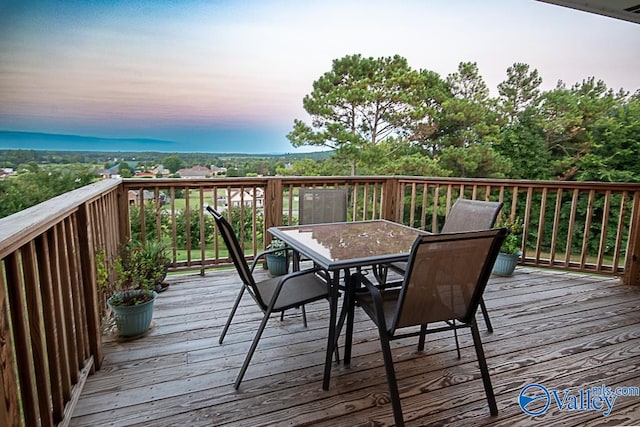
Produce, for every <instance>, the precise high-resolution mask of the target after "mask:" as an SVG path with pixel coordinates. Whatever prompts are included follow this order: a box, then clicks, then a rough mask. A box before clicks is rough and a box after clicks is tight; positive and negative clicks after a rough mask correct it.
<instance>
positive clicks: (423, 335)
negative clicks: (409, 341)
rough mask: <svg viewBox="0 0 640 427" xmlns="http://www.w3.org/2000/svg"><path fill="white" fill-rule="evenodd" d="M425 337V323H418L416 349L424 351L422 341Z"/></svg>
mask: <svg viewBox="0 0 640 427" xmlns="http://www.w3.org/2000/svg"><path fill="white" fill-rule="evenodd" d="M426 337H427V323H425V324H424V325H420V339H418V351H424V342H425V339H426Z"/></svg>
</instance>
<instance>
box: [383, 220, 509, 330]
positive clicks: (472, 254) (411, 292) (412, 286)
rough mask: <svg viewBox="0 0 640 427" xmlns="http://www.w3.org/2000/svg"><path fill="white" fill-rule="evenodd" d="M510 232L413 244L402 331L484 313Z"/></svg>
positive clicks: (401, 305) (399, 311)
mask: <svg viewBox="0 0 640 427" xmlns="http://www.w3.org/2000/svg"><path fill="white" fill-rule="evenodd" d="M507 233H508V231H507V229H506V228H496V229H490V230H481V231H469V232H464V233H446V234H431V235H426V236H419V237H418V238H417V239H416V241H415V242H414V244H413V247H412V249H411V253H410V255H409V261H408V262H407V270H406V272H405V276H404V280H403V283H402V289H401V290H400V295H399V297H398V305H397V306H396V313H395V317H394V320H393V322H392V324H391V325H387V326H388V328H389V330H390V332H391V333H393V331H395V329H397V328H403V327H407V326H414V325H422V324H426V323H433V322H439V321H442V320H454V319H456V320H460V321H462V322H464V323H468V322H470V321H471V320H472V319H473V317H474V316H475V313H476V311H477V309H478V305H479V304H480V300H481V298H482V293H483V292H484V289H485V287H486V285H487V281H488V280H489V276H490V275H491V269H492V267H493V264H494V262H495V260H496V257H497V256H498V251H499V250H500V245H501V244H502V241H503V240H504V238H505V236H506V235H507Z"/></svg>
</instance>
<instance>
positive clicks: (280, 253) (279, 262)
mask: <svg viewBox="0 0 640 427" xmlns="http://www.w3.org/2000/svg"><path fill="white" fill-rule="evenodd" d="M285 246H286V244H285V243H284V242H283V241H282V240H279V239H273V240H272V241H271V243H269V244H268V245H267V250H266V255H265V256H266V258H267V268H268V269H269V273H271V275H272V276H282V275H283V274H286V273H287V261H288V259H287V251H285V250H284V248H285Z"/></svg>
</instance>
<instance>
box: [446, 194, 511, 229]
mask: <svg viewBox="0 0 640 427" xmlns="http://www.w3.org/2000/svg"><path fill="white" fill-rule="evenodd" d="M500 209H502V202H485V201H482V200H469V199H458V200H456V201H455V203H454V204H453V206H452V207H451V210H450V211H449V215H448V216H447V219H446V220H445V222H444V226H443V227H442V230H441V231H440V232H441V233H458V232H461V231H475V230H488V229H489V228H493V225H494V224H495V223H496V219H497V218H498V213H499V212H500Z"/></svg>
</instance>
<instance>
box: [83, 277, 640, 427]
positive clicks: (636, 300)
mask: <svg viewBox="0 0 640 427" xmlns="http://www.w3.org/2000/svg"><path fill="white" fill-rule="evenodd" d="M265 274H266V273H265ZM237 289H238V277H237V275H236V274H235V273H234V272H233V271H231V270H230V271H216V272H208V273H207V275H206V276H205V277H200V276H176V277H173V278H172V285H171V287H170V288H169V289H168V290H167V291H166V292H164V293H162V294H160V296H159V297H158V300H157V302H156V309H155V314H154V323H153V328H152V330H150V331H149V333H148V334H147V335H146V336H145V337H143V338H139V339H136V340H132V341H128V342H118V341H117V340H114V339H113V338H110V337H106V338H105V340H106V341H105V360H104V364H103V366H102V369H101V370H100V371H98V372H96V373H95V375H93V376H91V377H89V379H88V380H87V383H86V385H85V388H84V391H83V393H82V396H81V398H80V400H79V402H78V404H77V406H76V409H75V412H74V417H73V418H72V421H71V425H75V426H80V425H87V426H96V425H100V426H103V425H135V424H138V425H154V426H164V425H182V426H210V425H233V426H239V425H246V426H255V425H314V426H316V425H320V426H322V425H325V426H345V427H347V426H348V427H353V426H358V425H390V424H393V416H392V411H391V405H390V404H389V403H388V399H387V396H388V388H387V384H386V380H385V374H384V367H383V363H382V358H381V354H380V352H379V348H380V346H379V342H378V340H377V332H376V330H375V329H374V327H373V323H372V322H371V321H369V320H368V319H366V318H365V316H364V315H363V314H362V313H360V312H359V311H357V317H356V325H355V334H354V348H353V360H352V365H351V367H350V368H345V367H344V366H341V365H337V364H334V369H333V372H332V379H331V387H330V390H329V391H323V390H322V369H323V362H324V350H325V345H326V325H327V320H328V304H327V303H326V302H324V301H322V302H317V303H314V304H311V305H309V306H308V308H307V314H308V317H309V327H308V328H307V329H305V328H304V327H303V325H302V321H301V318H300V313H299V312H297V311H292V312H290V313H288V315H287V316H286V317H285V320H284V321H283V322H280V320H279V318H278V317H277V316H274V317H273V319H272V320H271V321H270V324H269V325H268V327H267V330H266V331H265V335H264V336H263V338H262V340H261V342H260V345H259V346H258V350H257V352H256V354H255V356H254V359H253V361H252V363H251V365H250V366H249V370H248V371H247V375H246V377H245V380H244V382H243V383H242V385H241V388H240V390H239V391H235V390H234V388H233V381H234V379H235V377H236V375H237V373H238V370H239V368H240V365H241V363H242V361H243V358H244V355H245V354H246V352H247V350H248V347H249V343H250V341H251V339H252V338H253V331H254V330H255V328H257V326H258V323H259V319H260V318H261V313H260V312H259V310H257V308H256V307H255V305H253V303H252V301H250V298H249V297H248V296H247V297H246V298H245V301H244V304H243V305H242V306H241V308H240V310H239V313H238V315H237V316H236V319H235V321H234V323H233V324H232V326H231V329H230V333H229V335H227V338H226V339H225V342H224V344H223V345H219V344H218V341H217V340H218V336H219V334H220V330H221V327H222V325H223V324H224V321H225V320H226V316H227V314H228V310H229V307H230V306H231V304H232V302H233V299H234V298H235V295H236V292H237ZM485 301H486V303H487V306H488V308H489V312H490V315H491V319H492V322H493V325H494V328H495V332H494V333H493V334H488V333H487V332H486V328H485V325H484V322H483V321H482V319H481V318H480V316H479V320H478V322H479V325H480V329H481V335H482V338H483V341H484V349H485V353H486V356H487V361H488V364H489V368H490V372H491V379H492V382H493V387H494V390H495V393H496V397H497V401H498V408H499V415H498V416H497V417H491V416H490V415H489V409H488V406H487V402H486V398H485V394H484V390H483V387H482V382H481V379H480V372H479V369H478V367H477V362H476V357H475V352H474V350H473V345H472V341H471V336H470V333H469V332H467V331H463V332H462V335H461V345H462V346H463V348H462V359H461V360H458V358H457V356H456V351H455V342H454V340H453V337H452V336H451V334H450V333H448V334H445V333H442V334H434V335H429V336H428V337H427V346H426V349H425V351H424V352H422V353H421V352H417V351H416V343H417V341H416V340H412V339H405V340H399V341H395V342H393V343H392V346H393V348H394V359H395V361H396V372H397V375H398V384H399V387H400V394H401V398H402V406H403V411H404V416H405V420H406V423H407V425H461V426H470V425H501V426H512V425H534V424H535V425H552V424H553V425H557V424H563V425H581V426H585V425H587V426H589V425H594V426H595V425H602V424H604V423H608V424H611V425H624V424H627V425H629V424H640V397H619V398H618V399H617V400H616V401H615V405H614V408H613V412H612V413H611V415H609V416H608V417H605V416H603V415H602V412H601V411H594V410H591V411H568V410H560V409H558V408H557V407H556V406H555V405H554V404H552V405H551V407H550V408H549V410H548V412H546V413H545V414H544V415H541V416H538V417H535V418H534V417H531V416H528V415H526V414H524V412H523V411H522V410H521V409H520V406H519V404H518V395H519V393H520V390H521V389H522V388H523V387H524V386H526V385H527V384H530V383H539V384H543V385H545V386H546V387H547V388H548V389H558V390H565V389H567V388H570V389H572V390H573V391H574V392H575V393H577V390H578V389H581V388H591V387H599V386H601V385H602V384H605V385H606V386H608V387H612V388H614V387H616V386H628V387H637V386H640V310H639V307H640V289H638V288H633V287H627V286H622V285H621V284H620V283H619V280H618V279H616V278H611V277H606V276H596V275H584V274H575V273H565V272H558V271H550V270H537V269H531V268H522V267H519V268H518V269H517V270H516V274H515V275H514V276H513V277H511V278H500V277H492V279H491V281H490V285H489V287H488V290H487V293H486V294H485ZM575 393H574V394H575Z"/></svg>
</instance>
